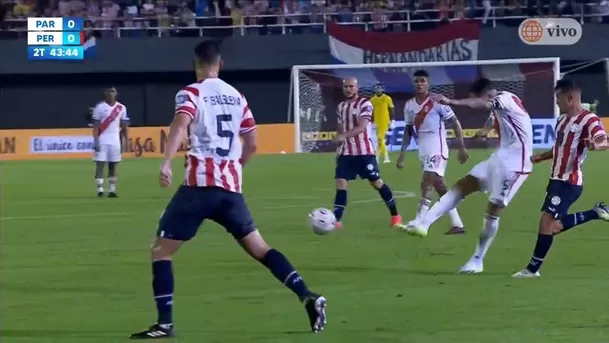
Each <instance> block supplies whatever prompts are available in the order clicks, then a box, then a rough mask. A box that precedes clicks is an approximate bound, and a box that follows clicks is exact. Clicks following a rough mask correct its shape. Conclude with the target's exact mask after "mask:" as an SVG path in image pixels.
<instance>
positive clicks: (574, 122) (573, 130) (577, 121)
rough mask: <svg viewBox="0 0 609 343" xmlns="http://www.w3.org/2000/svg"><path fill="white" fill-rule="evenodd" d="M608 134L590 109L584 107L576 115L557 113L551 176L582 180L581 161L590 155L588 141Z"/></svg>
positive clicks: (574, 182)
mask: <svg viewBox="0 0 609 343" xmlns="http://www.w3.org/2000/svg"><path fill="white" fill-rule="evenodd" d="M605 135H606V133H605V128H603V124H602V123H601V120H600V119H599V118H598V116H597V115H596V114H594V113H592V112H590V111H587V110H583V111H582V112H581V113H580V114H578V115H576V116H573V117H569V116H567V115H565V114H563V115H561V116H560V117H558V122H557V123H556V141H555V142H554V148H553V149H552V152H553V155H554V157H553V159H552V174H551V175H550V178H551V179H553V180H562V181H566V182H568V183H570V184H574V185H581V184H583V182H584V178H583V172H582V164H583V163H584V160H585V159H586V157H587V156H588V147H587V144H586V143H587V142H588V141H591V140H594V139H596V138H598V137H600V136H605Z"/></svg>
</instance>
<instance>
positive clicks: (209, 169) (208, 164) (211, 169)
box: [204, 157, 216, 187]
mask: <svg viewBox="0 0 609 343" xmlns="http://www.w3.org/2000/svg"><path fill="white" fill-rule="evenodd" d="M215 171H216V165H215V164H214V159H213V158H210V157H207V158H206V159H205V185H204V186H207V187H213V186H215V185H216V175H215V174H216V173H215Z"/></svg>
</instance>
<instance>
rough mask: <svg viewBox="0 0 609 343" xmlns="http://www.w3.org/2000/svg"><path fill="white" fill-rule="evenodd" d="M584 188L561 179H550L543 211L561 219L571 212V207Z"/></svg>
mask: <svg viewBox="0 0 609 343" xmlns="http://www.w3.org/2000/svg"><path fill="white" fill-rule="evenodd" d="M582 190H583V187H582V186H578V185H573V184H570V183H568V182H565V181H560V180H550V182H548V187H547V188H546V198H545V199H544V201H543V206H542V207H541V211H542V212H546V213H549V214H551V215H552V216H554V219H561V218H562V217H564V216H565V215H567V214H568V213H569V207H571V205H573V204H574V203H575V202H576V201H577V199H579V196H580V195H581V194H582Z"/></svg>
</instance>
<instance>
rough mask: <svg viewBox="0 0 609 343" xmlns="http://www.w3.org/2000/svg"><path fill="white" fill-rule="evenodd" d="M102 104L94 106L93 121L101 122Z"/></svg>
mask: <svg viewBox="0 0 609 343" xmlns="http://www.w3.org/2000/svg"><path fill="white" fill-rule="evenodd" d="M102 107H103V106H102V103H101V102H100V103H99V104H97V105H95V107H94V108H93V116H92V117H93V120H101V118H102V112H103V108H102Z"/></svg>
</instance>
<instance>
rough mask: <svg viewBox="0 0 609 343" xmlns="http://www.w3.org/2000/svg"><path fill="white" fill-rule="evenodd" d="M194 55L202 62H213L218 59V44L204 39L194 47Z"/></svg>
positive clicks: (216, 61)
mask: <svg viewBox="0 0 609 343" xmlns="http://www.w3.org/2000/svg"><path fill="white" fill-rule="evenodd" d="M195 56H196V57H197V59H198V60H199V62H201V63H203V64H215V63H218V62H219V61H220V44H219V43H218V42H216V41H211V40H206V41H204V42H201V43H199V44H198V45H197V46H196V47H195Z"/></svg>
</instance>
